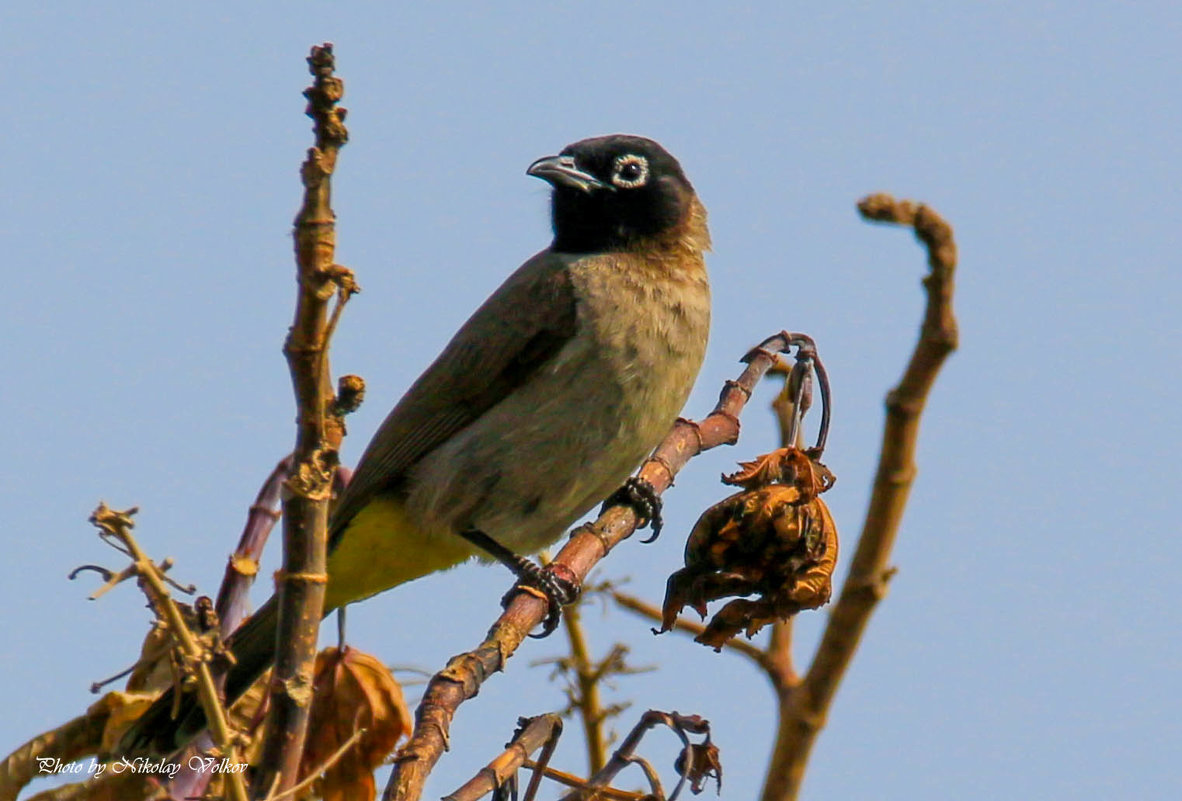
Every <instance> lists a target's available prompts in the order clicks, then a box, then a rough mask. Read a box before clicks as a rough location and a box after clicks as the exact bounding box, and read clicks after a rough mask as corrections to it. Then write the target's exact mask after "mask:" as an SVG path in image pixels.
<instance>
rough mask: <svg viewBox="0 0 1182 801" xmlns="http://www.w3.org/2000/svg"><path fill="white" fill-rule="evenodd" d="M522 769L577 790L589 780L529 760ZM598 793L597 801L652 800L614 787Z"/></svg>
mask: <svg viewBox="0 0 1182 801" xmlns="http://www.w3.org/2000/svg"><path fill="white" fill-rule="evenodd" d="M522 767H523V768H526V769H527V770H532V771H536V772H537V773H536V774H535V775H541V776H544V777H545V778H547V779H549V780H550V781H553V782H557V783H558V784H561V785H563V786H564V787H571V788H574V789H576V790H577V789H580V788H584V787H586V786H587V780H586V779H584V778H582V777H580V776H575V775H574V774H573V773H567V772H565V771H561V770H556V769H555V768H548V767H542V766H540V765H536V764H534V763H533V762H530V761H529V760H526V762H525V764H524V765H522ZM596 792H597V796H596V799H595V801H646V799H648V798H650V797H649V796H648V795H647V794H645V793H633V792H630V791H628V790H617V789H616V788H614V787H600V788H599V789H598V790H597V791H596ZM523 801H528V797H527V798H526V799H523Z"/></svg>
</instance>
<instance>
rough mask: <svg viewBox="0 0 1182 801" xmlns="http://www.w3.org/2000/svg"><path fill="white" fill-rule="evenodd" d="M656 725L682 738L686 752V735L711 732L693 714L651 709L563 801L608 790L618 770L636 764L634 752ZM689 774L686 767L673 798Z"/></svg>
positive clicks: (583, 800)
mask: <svg viewBox="0 0 1182 801" xmlns="http://www.w3.org/2000/svg"><path fill="white" fill-rule="evenodd" d="M655 726H667V727H669V728H670V729H672V730H673V732H674V733H676V734H677V736H678V737H680V738H681V741H682V743H683V745H684V746H685V748H686V751H688V750H689V737H688V736H687V733H693V734H705V735H709V733H710V724H709V723H707V722H706V721H705V720H703V719H701V718H699V717H697V716H696V715H689V716H687V715H679V714H677V713H676V712H660V711H658V710H655V709H650V710H649V711H647V712H645V713H644V714H643V715H641V716H640V720H639V721H637V723H636V725H635V726H633V727H632V731H630V732H628V734H627V736H625V737H624V739H623V740H622V741H621V742H620V746H619V748H617V749H616V750H615V752H614V753H613V754H612V757H611V759H610V760H608V762H607V764H606V765H605V766H604V767H603V770H600V771H598V772H597V773H595V775H593V776H592V777H591V778H589V779H588V780H587V783H586V785H585V787H583V788H580V789H577V790H575V791H574V792H573V793H568V794H567V795H566V796H564V797H563V801H589V799H592V798H594V797H595V796H594V793H595V791H596V790H598V789H599V788H602V787H608V786H609V785H610V784H611V783H612V780H613V779H615V777H616V776H617V775H618V774H619V773H620V771H622V770H623V769H624V768H626V767H628V765H631V764H633V763H635V762H636V761H637V758H636V749H637V747H638V746H639V745H640V741H641V740H642V739H644V735H645V734H647V733H648V732H649V730H650V729H652V728H653V727H655ZM683 753H685V752H683ZM688 772H689V767H688V766H687V768H686V770H685V771H684V772H683V774H682V776H681V777H680V779H681V780H680V781H679V782H678V785H677V789H676V790H674V796H676V795H677V793H678V792H680V790H681V787H682V784H683V783H684V781H685V776H686V774H687V773H688ZM646 774H647V771H646Z"/></svg>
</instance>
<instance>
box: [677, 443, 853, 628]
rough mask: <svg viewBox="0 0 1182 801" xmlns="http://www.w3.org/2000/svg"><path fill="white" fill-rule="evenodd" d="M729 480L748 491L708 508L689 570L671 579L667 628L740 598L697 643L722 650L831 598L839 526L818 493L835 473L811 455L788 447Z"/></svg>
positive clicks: (690, 548)
mask: <svg viewBox="0 0 1182 801" xmlns="http://www.w3.org/2000/svg"><path fill="white" fill-rule="evenodd" d="M742 467H743V470H741V471H739V472H738V473H735V474H734V475H731V476H727V477H724V479H723V480H724V481H726V482H727V483H731V484H739V485H741V486H744V487H746V489H745V490H744V491H743V492H739V493H736V494H735V495H732V496H730V497H729V498H726V499H725V500H723V501H721V502H719V503H717V504H715V505H714V506H712V507H710V508H709V509H707V510H706V512H705V513H704V514H703V515H702V516H701V518H699V520H698V522H697V524H695V525H694V528H693V530H692V531H691V532H690V536H689V540H688V541H687V542H686V549H685V567H684V568H682V569H681V570H678V571H677V572H675V573H674V574H673V575H672V576H670V577H669V581H668V583H667V585H666V591H665V604H664V607H663V609H662V627H661V631H668V630H669V629H671V628H672V627H673V623H674V621H675V620H676V619H677V615H678V614H679V613H680V612H681V610H682V609H684V608H685V607H686V606H690V607H692V608H693V609H694V610H695V611H696V612H697V613H698V614H699V615H701V616H702V618H703V619H704V618H705V617H706V613H707V607H706V605H707V604H708V603H709V602H710V601H715V600H718V599H720V598H726V597H733V596H748V595H756V596H758V598H756V599H754V600H742V599H739V600H734V601H731V602H729V603H728V604H726V606H724V607H723V608H722V609H721V610H720V611H719V612H718V613H717V614H716V615H715V616H714V617H713V619H711V621H710V623H709V625H708V626H707V628H706V631H705V632H704V633H702V634H701V635H699V636H698V638H697V641H698V642H701V643H703V644H705V645H709V646H712V647H713V648H715V650H718V649H719V648H721V647H722V645H723V643H725V642H726V641H727V640H729V639H731V638H732V637H734V636H735V635H736V634H738V633H739V632H744V633H745V634H746V635H747V636H748V637H750V636H752V635H754V634H755V633H756V632H757V631H759V630H760V629H761V628H762V627H763V626H764V625H766V624H768V623H771V622H773V621H775V620H783V619H786V618H788V617H790V616H792V615H794V614H796V613H797V612H799V611H801V610H802V609H815V608H817V607H819V606H822V605H823V604H825V603H826V602H828V601H829V597H830V594H831V593H832V587H833V585H832V575H833V569H834V567H835V566H836V564H837V550H838V542H837V526H836V525H835V524H834V522H833V516H832V515H831V514H830V513H829V508H828V507H827V506H826V505H825V502H824V501H823V500H821V499H820V498H819V497H818V495H819V494H820V493H821V492H824V491H825V490H827V489H829V487H831V486H832V485H833V474H832V473H830V472H829V470H828V469H827V468H826V467H825V466H824V465H822V464H821V463H820V462H817V461H816V460H815V459H812V458H810V456H809V454H807V453H806V452H803V451H800V450H797V449H795V448H783V449H780V450H778V451H774V452H773V453H770V454H766V455H764V456H761V457H759V458H758V459H756V460H754V461H752V462H744V463H742Z"/></svg>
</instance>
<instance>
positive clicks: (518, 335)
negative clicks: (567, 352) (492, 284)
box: [330, 250, 577, 543]
mask: <svg viewBox="0 0 1182 801" xmlns="http://www.w3.org/2000/svg"><path fill="white" fill-rule="evenodd" d="M576 325H577V317H576V299H575V294H574V289H573V287H572V285H571V280H570V274H569V272H568V270H567V262H566V260H565V259H564V258H563V257H561V256H558V255H556V254H554V253H552V252H551V251H549V250H544V251H542V252H541V253H538V254H537V255H536V256H534V257H533V258H531V259H530V260H529V261H527V262H526V263H525V264H523V265H522V266H521V267H520V268H518V270H517V271H516V272H515V273H513V274H512V275H511V276H509V278H508V279H507V280H506V281H505V283H504V284H502V285H501V287H500V288H499V289H497V291H496V292H494V293H493V294H492V296H490V297H489V299H488V300H486V301H485V302H484V304H483V305H482V306H481V307H480V308H479V309H477V310H476V312H475V313H474V314H473V315H472V317H470V318H469V319H468V322H466V323H464V325H463V326H462V327H461V328H460V330H459V331H458V332H457V333H456V335H455V336H454V337H453V338H452V340H451V342H449V343H448V344H447V347H445V348H444V349H443V352H442V353H441V354H440V355H439V357H438V358H437V359H436V360H435V361H434V363H432V364H431V366H430V367H428V368H427V370H426V372H424V373H423V374H422V375H421V376H420V377H419V379H418V380H417V381H415V383H414V384H413V385H412V386H411V388H410V389H409V390H408V391H407V393H406V394H405V395H403V396H402V399H401V400H400V401H399V402H398V405H397V406H395V407H394V409H393V410H392V411H391V412H390V414H389V415H388V416H387V417H386V419H385V421H384V422H383V423H382V425H381V427H380V428H379V429H378V431H377V433H376V434H375V435H374V437H373V439H372V440H371V441H370V444H369V447H368V448H366V451H365V453H364V454H362V456H361V461H360V462H359V464H358V465H357V470H356V472H354V474H353V478H352V479H351V480H350V482H349V485H348V487H347V489H346V490H345V492H344V493H343V494H342V495H341V498H340V499H339V501H338V503H337V505H336V507H335V509H334V510H333V514H332V522H331V524H330V529H331V533H332V537H331V540H330V542H332V543H335V540H336V538H337V536H338V535H339V534H340V533H341V532H342V531H343V530H344V528H345V526H346V525H347V524H348V522H349V521H350V520H351V519H352V518H353V516H354V515H355V514H357V513H358V512H359V511H360V510H361V509H362V508H363V507H364V506H365V505H366V504H367V503H369V501H370V499H371V498H372V497H373V496H374V494H375V493H378V492H382V491H386V490H391V489H396V488H397V487H398V485H399V483H401V481H402V480H403V479H404V478H405V477H406V474H407V471H408V470H409V469H410V468H411V467H413V466H414V465H415V464H416V463H417V462H418V461H419V460H420V459H421V458H423V456H425V455H426V454H428V453H430V452H431V451H432V450H434V449H435V448H437V447H438V446H439V445H441V444H442V443H444V442H446V441H447V440H448V439H449V438H451V437H452V436H454V435H455V434H456V433H457V432H459V431H461V430H462V429H463V428H465V427H466V426H468V425H469V424H470V423H472V422H473V421H474V420H476V419H477V418H479V417H480V415H482V414H483V413H484V412H485V411H487V410H488V409H490V408H492V407H493V406H495V405H496V404H497V403H499V402H500V401H501V400H502V399H503V398H505V397H506V396H508V395H509V393H511V392H512V391H513V390H514V389H516V388H517V387H519V386H521V385H522V384H524V383H525V382H526V381H528V380H529V379H530V377H531V376H533V375H534V374H535V373H536V372H537V371H538V370H539V369H540V368H542V367H543V366H544V365H545V364H546V362H547V361H549V360H550V359H551V358H552V357H553V356H554V355H555V354H556V353H558V351H559V350H560V349H561V348H562V346H563V345H564V344H566V342H567V341H568V340H569V339H570V338H571V337H573V336H574V334H575V329H576Z"/></svg>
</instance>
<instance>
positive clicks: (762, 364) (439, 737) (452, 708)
mask: <svg viewBox="0 0 1182 801" xmlns="http://www.w3.org/2000/svg"><path fill="white" fill-rule="evenodd" d="M806 345H807V346H809V347H811V346H812V340H811V339H808V338H807V337H804V336H803V335H799V334H789V333H788V332H781V333H780V334H777V335H776V336H773V337H770V338H768V339H767V340H765V341H764V342H763V343H762V344H761V345H760V346H759V347H757V348H755V349H754V350H752V351H751V352H750V353H748V354H747V355H746V356H745V357H744V361H745V362H747V369H746V370H744V371H743V373H742V375H740V376H739V379H738V380H737V381H728V382H727V384H726V386H725V388H724V389H723V391H722V395H721V397H720V398H719V401H718V404H717V405H716V406H715V407H714V410H713V411H712V412H711V413H710V414H709V415H708V416H707V417H706V418H705V419H703V420H702V421H701V422H700V423H694V422H691V421H689V420H685V419H679V420H678V421H677V422H676V423H674V425H673V429H672V430H671V431H670V432H669V434H668V436H666V437H665V440H664V441H663V442H662V443H661V445H660V446H658V448H657V450H656V451H655V452H654V453H653V455H652V456H651V457H650V458H649V459H648V460H647V461H646V462H645V463H644V464H643V465H642V466H641V468H640V472H639V476H640V477H641V478H643V479H645V480H646V481H648V482H649V483H650V484H651V485H652V486H653V489H654V490H655V491H656V492H657V493H662V492H664V491H665V490H666V489H668V488H669V486H670V485H671V484H672V483H673V478H674V476H676V475H677V473H678V472H679V471H680V470H681V468H682V467H684V466H685V464H686V463H687V462H688V461H689V460H690V459H691V458H692V457H693V456H696V455H697V454H699V453H701V452H702V451H705V450H708V449H710V448H713V447H716V446H718V445H723V444H731V443H734V442H735V441H736V440H737V439H738V436H739V414H740V413H741V412H742V410H743V407H744V406H745V405H746V403H747V400H748V399H749V398H750V397H751V392H752V390H753V388H754V387H755V385H756V384H757V383H758V382H759V380H760V379H761V378H762V377H763V375H764V373H766V372H767V370H768V368H770V367H771V366H772V364H773V363H774V362H775V360H776V356H777V354H778V353H780V352H784V351H787V350H789V349H791V348H792V347H797V348H801V347H804V346H806ZM638 523H639V520H638V517H637V512H636V510H635V509H633V508H632V507H631V506H627V505H623V504H619V505H614V506H611V507H610V508H608V509H605V510H604V511H603V513H602V514H600V516H599V518H598V519H597V520H596V521H595V523H593V524H590V525H584V526H580V527H578V528H576V529H575V530H574V532H573V533H572V534H571V537H570V539H569V540H568V541H567V543H566V545H565V546H563V548H562V551H561V552H559V554H558V556H557V557H556V558H555V560H554V563H553V566H554V568H555V569H556V570H559V571H562V573H564V574H565V575H566V577H567V578H568V579H570V580H574V581H577V582H582V581H583V580H585V579H586V577H587V574H588V573H589V572H590V571H591V568H592V567H594V566H595V565H596V564H597V563H598V562H599V561H600V560H601V559H603V557H604V556H606V555H607V554H608V553H609V552H610V551H611V549H612V548H614V547H615V546H616V545H617V544H619V543H620V542H622V541H623V540H624V539H626V538H627V537H629V536H631V535H632V533H633V532H634V531H635V530H636V527H637V525H638ZM546 611H547V604H546V602H545V601H544V600H542V599H540V598H537V597H535V596H533V595H531V594H528V593H518V594H517V595H516V596H515V597H514V598H513V600H512V601H511V602H510V604H509V606H508V607H507V608H506V609H505V611H504V613H503V614H502V615H501V616H500V617H499V618H498V619H497V621H496V622H495V623H494V624H493V626H492V628H491V629H490V630H489V633H488V635H487V637H486V638H485V640H484V642H483V643H481V644H480V645H479V646H478V647H477V648H476V649H474V650H472V651H470V652H468V653H465V654H461V655H459V656H457V657H455V658H454V659H452V660H451V662H450V663H449V664H448V666H447V667H446V668H444V669H443V670H442V671H440V672H439V673H437V674H436V675H435V676H434V677H433V678H432V679H431V681H430V682H429V683H428V685H427V688H426V691H425V692H424V694H423V700H422V701H421V702H420V704H419V708H418V710H417V712H416V714H415V730H414V733H413V734H412V735H411V738H410V741H409V742H408V743H407V744H406V746H404V747H403V749H402V751H401V752H400V754H399V756H398V758H397V759H396V761H395V765H394V771H393V773H391V775H390V781H389V783H388V784H387V785H386V789H385V793H384V794H383V798H384V799H386V801H417V799H419V798H420V797H421V795H422V791H423V785H424V784H425V782H426V780H427V775H428V774H429V773H430V772H431V769H432V768H433V767H434V766H435V763H436V762H438V760H439V757H440V755H442V753H443V751H444V750H445V748H446V747H447V738H448V731H449V729H450V727H451V720H452V718H453V717H454V715H455V712H456V710H457V709H458V708H459V706H460V704H462V703H463V702H464V701H465V700H467V699H468V698H471V697H472V696H474V695H475V694H476V692H477V691H478V690H479V689H480V687H481V685H482V684H483V683H484V680H485V679H486V678H487V677H488V676H491V675H492V674H494V673H496V672H497V671H499V670H501V669H503V667H504V665H505V661H506V660H507V659H508V658H509V657H510V656H511V655H512V654H513V653H514V652H515V651H516V650H517V648H518V646H520V645H521V643H522V642H523V641H524V640H525V637H526V635H527V634H528V633H529V632H530V631H531V630H532V629H533V628H534V627H535V626H537V625H538V624H539V623H540V622H541V621H542V618H543V617H544V616H545V614H546Z"/></svg>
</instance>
